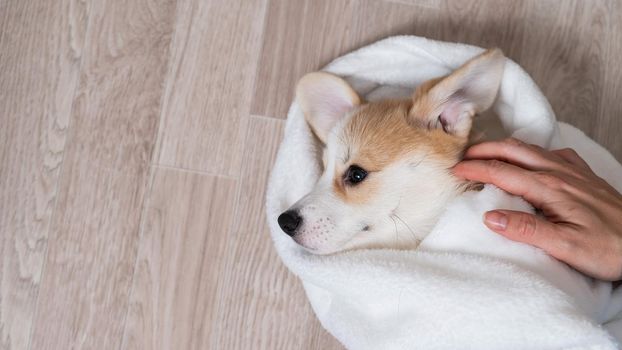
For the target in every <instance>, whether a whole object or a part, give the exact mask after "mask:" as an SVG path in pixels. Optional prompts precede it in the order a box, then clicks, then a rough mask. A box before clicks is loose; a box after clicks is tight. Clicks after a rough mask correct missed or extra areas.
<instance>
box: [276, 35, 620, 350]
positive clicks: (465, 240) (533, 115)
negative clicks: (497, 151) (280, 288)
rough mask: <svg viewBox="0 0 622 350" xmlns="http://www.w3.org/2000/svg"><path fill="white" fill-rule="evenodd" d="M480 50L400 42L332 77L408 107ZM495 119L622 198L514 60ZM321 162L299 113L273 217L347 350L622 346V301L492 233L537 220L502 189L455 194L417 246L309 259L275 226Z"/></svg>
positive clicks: (589, 149)
mask: <svg viewBox="0 0 622 350" xmlns="http://www.w3.org/2000/svg"><path fill="white" fill-rule="evenodd" d="M481 51H482V49H481V48H478V47H473V46H468V45H461V44H453V43H444V42H437V41H432V40H427V39H425V38H420V37H413V36H400V37H392V38H388V39H385V40H382V41H380V42H377V43H375V44H373V45H370V46H367V47H364V48H362V49H359V50H357V51H355V52H352V53H350V54H348V55H345V56H343V57H341V58H338V59H336V60H335V61H334V62H332V63H331V64H329V65H328V66H327V67H326V68H325V70H326V71H328V72H331V73H334V74H337V75H340V76H342V77H344V78H345V79H346V80H348V82H350V84H351V85H352V86H353V87H354V88H355V90H357V91H358V92H359V93H360V95H361V96H364V97H365V98H366V99H367V100H376V99H381V98H385V97H397V96H400V97H401V96H408V95H410V94H411V93H412V90H413V89H414V87H415V86H417V85H418V84H421V83H422V82H424V81H426V80H428V79H430V78H434V77H438V76H442V75H445V74H448V73H449V72H451V71H452V70H453V69H455V68H457V67H458V66H460V65H461V64H462V63H464V62H465V61H466V60H468V59H469V58H471V57H473V56H475V55H477V54H479V53H480V52H481ZM493 110H494V112H495V114H496V115H497V116H499V119H500V121H501V124H502V126H503V128H504V129H505V131H506V132H507V133H508V134H511V135H513V136H514V137H517V138H519V139H522V140H524V141H527V142H530V143H536V144H539V145H541V146H543V147H549V148H561V147H573V148H575V149H576V150H577V151H578V153H579V154H580V155H581V156H583V157H584V158H585V159H586V160H587V162H588V163H589V164H590V165H591V166H592V168H593V169H594V170H595V171H596V172H597V173H598V174H599V175H600V176H602V177H604V178H605V179H606V180H608V181H609V182H610V183H611V184H612V185H613V186H614V187H615V188H617V189H618V190H622V166H621V165H620V164H619V163H618V162H616V160H615V159H614V158H613V157H612V156H611V155H610V154H609V153H608V152H607V151H606V150H604V149H603V148H602V147H601V146H599V145H597V144H596V143H594V142H593V141H592V140H590V139H589V138H588V137H587V136H585V135H584V134H583V133H582V132H581V131H579V130H577V129H576V128H574V127H572V126H570V125H567V124H563V123H557V122H556V120H555V116H554V114H553V111H552V110H551V107H550V105H549V104H548V102H547V100H546V99H545V98H544V96H543V95H542V93H541V92H540V90H539V89H538V87H537V86H536V85H535V84H534V82H533V81H532V80H531V78H530V77H529V75H528V74H527V73H525V72H524V71H523V70H522V69H521V68H520V67H519V66H518V65H517V64H516V63H514V62H512V61H511V60H508V61H507V64H506V66H505V72H504V77H503V81H502V84H501V90H500V92H499V96H498V98H497V101H496V102H495V104H494V106H493ZM320 157H321V145H319V144H317V143H316V141H315V139H314V138H313V136H312V134H311V132H310V130H309V128H308V126H307V125H306V123H305V121H304V117H303V115H302V113H301V111H300V109H299V107H298V106H297V105H296V103H294V104H293V105H292V106H291V109H290V111H289V115H288V120H287V126H286V129H285V138H284V140H283V143H282V145H281V148H280V150H279V153H278V156H277V160H276V163H275V166H274V170H273V172H272V176H271V178H270V182H269V186H268V192H267V215H268V222H269V226H270V231H271V234H272V238H273V240H274V243H275V246H276V249H277V251H278V253H279V255H280V257H281V258H282V260H283V262H284V263H285V265H286V266H287V267H288V268H289V269H290V270H291V271H292V272H293V273H295V274H296V275H297V276H298V277H299V278H300V279H301V280H302V283H303V284H304V287H305V290H306V292H307V296H308V298H309V301H310V302H311V305H312V307H313V309H314V311H315V313H316V315H317V317H318V319H319V320H320V321H321V323H322V325H323V326H324V327H325V328H326V329H327V330H328V331H329V332H330V333H331V334H333V335H334V336H335V337H336V338H337V339H339V341H341V342H342V343H343V344H344V345H345V346H346V347H348V348H350V349H413V348H420V349H456V348H460V349H562V348H563V349H615V348H616V347H617V344H618V341H619V340H620V339H622V321H620V320H618V317H620V316H619V310H620V308H621V307H622V305H621V304H622V301H621V300H622V293H620V291H612V287H611V284H609V283H603V282H598V281H594V280H591V279H589V278H586V277H583V276H580V275H578V274H577V273H576V272H575V271H573V270H572V269H570V268H569V267H567V266H566V265H564V264H562V263H560V262H558V261H556V260H554V259H552V258H550V257H549V256H547V255H546V254H545V253H544V252H542V251H541V250H539V249H537V248H533V247H531V246H528V245H525V244H521V243H516V242H512V241H509V240H507V239H505V238H503V237H501V236H499V235H497V234H495V233H492V232H491V231H489V230H488V229H487V228H486V227H485V226H484V225H483V224H482V215H483V213H484V212H485V211H487V210H490V209H494V208H507V209H517V210H523V211H532V208H531V207H530V206H529V205H528V204H527V203H525V202H524V201H523V200H522V199H520V198H517V197H513V196H510V195H508V194H506V193H504V192H503V191H501V190H499V189H497V188H495V187H494V186H486V187H485V189H484V190H483V191H481V192H468V193H465V194H464V195H462V196H461V197H459V198H457V199H456V200H455V201H454V202H453V203H452V204H451V205H449V206H448V208H447V211H446V212H445V214H444V215H443V216H442V218H441V219H440V221H439V223H438V225H437V226H436V227H435V228H434V230H433V231H432V233H431V234H430V235H429V236H428V237H427V238H426V239H424V240H423V242H422V244H421V246H420V247H419V248H418V249H417V250H413V251H397V250H388V249H382V250H380V249H376V250H359V251H351V252H345V253H340V254H334V255H330V256H316V255H312V254H310V253H307V252H306V251H304V250H303V249H302V248H300V247H299V246H298V245H296V244H295V243H294V242H293V241H292V240H291V238H290V237H288V236H287V235H285V234H284V233H283V232H282V231H281V229H280V228H279V226H278V224H277V216H278V215H279V213H281V212H282V211H284V210H285V209H287V208H288V207H289V206H290V205H292V204H293V203H294V202H296V201H297V200H298V199H299V198H301V197H302V196H304V195H305V194H306V193H307V192H309V191H310V190H311V188H312V187H313V185H314V183H315V181H316V180H317V179H318V178H319V175H320V173H321V166H320V162H319V159H320ZM301 302H302V301H301Z"/></svg>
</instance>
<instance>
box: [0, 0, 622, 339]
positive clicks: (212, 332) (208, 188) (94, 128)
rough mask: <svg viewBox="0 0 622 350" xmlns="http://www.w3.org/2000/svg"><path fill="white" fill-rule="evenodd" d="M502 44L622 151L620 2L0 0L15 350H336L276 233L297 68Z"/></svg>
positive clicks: (3, 293)
mask: <svg viewBox="0 0 622 350" xmlns="http://www.w3.org/2000/svg"><path fill="white" fill-rule="evenodd" d="M396 34H416V35H422V36H428V37H431V38H434V39H440V40H448V41H462V42H467V43H471V44H476V45H481V46H498V47H501V48H502V49H503V50H504V52H505V53H506V54H507V55H508V56H509V57H511V58H512V59H514V60H516V61H517V62H518V63H520V64H521V65H523V66H524V67H525V68H526V70H527V71H528V72H529V73H531V74H532V75H533V77H534V79H535V81H536V82H537V83H538V84H539V85H540V87H541V88H542V90H543V92H544V93H545V95H546V96H547V97H548V98H549V99H550V101H551V104H552V105H553V108H554V110H555V111H556V113H557V115H558V118H559V119H561V120H564V121H568V122H570V123H572V124H575V125H577V126H579V127H580V128H581V129H583V130H584V131H585V132H587V133H588V134H589V135H590V136H592V137H593V138H595V139H596V140H597V141H599V142H600V143H602V144H603V145H605V147H607V148H608V149H609V150H610V151H612V153H613V154H614V155H615V156H616V157H617V158H618V159H622V138H620V137H619V136H618V134H619V133H620V132H622V103H620V101H622V83H621V81H622V69H621V68H620V64H619V57H620V56H621V55H622V4H621V3H620V2H619V1H615V0H594V1H582V0H574V1H572V0H564V1H552V0H546V1H540V0H525V1H513V0H504V1H499V0H482V1H480V0H467V1H457V0H456V1H448V0H447V1H446V0H385V1H381V0H232V1H223V0H135V1H122V0H100V1H94V0H58V1H36V0H6V1H2V2H0V179H2V180H1V181H0V242H1V245H0V253H1V254H2V256H1V257H0V348H1V349H340V348H341V345H340V344H339V343H338V342H337V341H336V340H335V339H333V338H332V337H331V336H330V335H329V334H328V333H326V331H324V330H323V329H322V328H321V326H320V325H319V323H318V321H317V320H316V319H315V317H314V315H313V312H312V311H311V308H310V306H309V305H308V303H307V301H306V298H305V296H304V291H303V290H302V287H301V286H300V284H299V283H298V281H297V280H296V278H295V277H294V276H293V275H292V274H291V273H289V272H288V271H287V270H286V269H285V267H284V266H283V265H282V264H281V262H280V261H279V259H278V257H277V255H276V253H275V252H274V249H273V247H272V242H271V240H270V237H269V235H268V232H267V226H266V223H265V214H264V211H263V210H264V208H263V203H264V194H265V184H266V182H267V179H268V175H269V170H270V168H271V165H272V162H273V161H274V157H275V154H276V151H277V147H278V144H279V141H280V138H281V135H282V133H283V130H284V118H285V116H286V112H287V108H288V106H289V104H290V102H291V98H292V89H293V86H294V84H295V82H296V80H297V79H298V78H299V77H300V76H301V75H302V74H304V73H306V72H308V71H312V70H316V69H318V68H320V67H321V66H322V65H324V64H326V63H328V62H329V61H330V60H331V59H333V58H334V57H336V56H338V55H341V54H343V53H345V52H347V51H349V50H352V49H354V48H357V47H360V46H362V45H365V44H368V43H371V42H373V41H375V40H377V39H380V38H383V37H386V36H389V35H396Z"/></svg>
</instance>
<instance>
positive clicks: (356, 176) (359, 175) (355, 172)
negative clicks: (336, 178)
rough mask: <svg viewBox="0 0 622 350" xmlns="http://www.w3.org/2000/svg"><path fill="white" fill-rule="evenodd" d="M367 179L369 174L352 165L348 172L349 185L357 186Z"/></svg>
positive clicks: (346, 177)
mask: <svg viewBox="0 0 622 350" xmlns="http://www.w3.org/2000/svg"><path fill="white" fill-rule="evenodd" d="M365 177H367V172H366V171H365V170H364V169H363V168H361V167H358V166H356V165H352V166H350V168H348V171H346V176H345V179H346V181H347V182H348V183H349V184H352V185H355V184H357V183H359V182H361V181H363V180H365Z"/></svg>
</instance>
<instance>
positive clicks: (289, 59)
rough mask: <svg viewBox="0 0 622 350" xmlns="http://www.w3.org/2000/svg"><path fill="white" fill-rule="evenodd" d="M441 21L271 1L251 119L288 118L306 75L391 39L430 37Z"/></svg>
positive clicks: (365, 0) (308, 0)
mask: <svg viewBox="0 0 622 350" xmlns="http://www.w3.org/2000/svg"><path fill="white" fill-rule="evenodd" d="M437 15H438V10H437V9H435V8H434V6H432V8H430V7H420V6H412V5H404V4H402V3H393V2H382V1H375V0H361V1H348V0H337V1H333V0H295V1H293V0H271V1H270V4H269V7H268V11H267V17H266V28H265V34H264V42H263V47H262V53H261V59H260V63H259V72H258V76H257V83H256V84H255V93H254V96H253V105H252V109H251V113H252V114H256V115H264V116H269V117H275V118H285V117H286V114H287V109H288V108H289V105H290V104H291V101H292V98H293V90H294V86H295V84H296V82H297V81H298V79H299V78H300V77H302V75H304V74H305V73H308V72H311V71H315V70H318V69H320V68H321V67H323V66H324V65H326V64H327V63H329V62H330V61H332V60H333V59H334V58H336V57H338V56H340V55H343V54H345V53H347V52H349V51H351V50H353V49H355V48H358V47H360V46H364V45H366V44H369V43H372V42H373V41H376V40H378V39H382V38H384V37H386V36H389V35H397V34H418V35H427V34H429V33H430V32H431V26H432V23H433V22H434V20H435V19H436V16H437Z"/></svg>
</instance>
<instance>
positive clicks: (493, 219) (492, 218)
mask: <svg viewBox="0 0 622 350" xmlns="http://www.w3.org/2000/svg"><path fill="white" fill-rule="evenodd" d="M484 223H485V224H486V226H488V227H490V228H491V229H493V230H495V231H503V230H505V228H506V227H507V226H508V217H507V216H506V215H505V214H503V213H502V212H500V211H496V210H493V211H489V212H487V213H486V214H484Z"/></svg>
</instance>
